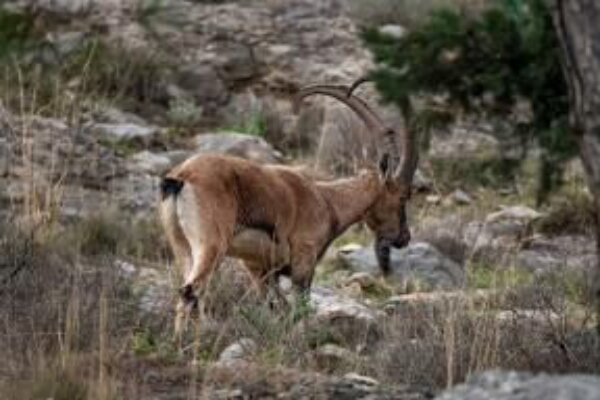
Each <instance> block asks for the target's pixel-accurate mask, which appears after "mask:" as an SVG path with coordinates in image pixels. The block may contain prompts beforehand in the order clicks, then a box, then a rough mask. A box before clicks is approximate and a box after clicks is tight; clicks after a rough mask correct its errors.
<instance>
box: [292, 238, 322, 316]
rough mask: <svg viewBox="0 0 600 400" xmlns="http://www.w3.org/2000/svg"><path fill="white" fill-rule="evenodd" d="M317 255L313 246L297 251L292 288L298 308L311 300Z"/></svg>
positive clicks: (295, 304) (293, 266)
mask: <svg viewBox="0 0 600 400" xmlns="http://www.w3.org/2000/svg"><path fill="white" fill-rule="evenodd" d="M316 263H317V256H316V254H314V252H313V251H312V248H311V247H309V246H307V248H306V249H305V250H303V251H301V252H299V253H298V252H296V253H295V257H294V263H293V265H292V268H291V279H292V288H293V290H294V306H295V307H296V308H297V307H298V306H300V305H302V304H303V303H305V302H307V301H309V300H310V287H311V284H312V279H313V274H314V270H315V264H316Z"/></svg>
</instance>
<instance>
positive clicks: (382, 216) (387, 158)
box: [297, 80, 418, 273]
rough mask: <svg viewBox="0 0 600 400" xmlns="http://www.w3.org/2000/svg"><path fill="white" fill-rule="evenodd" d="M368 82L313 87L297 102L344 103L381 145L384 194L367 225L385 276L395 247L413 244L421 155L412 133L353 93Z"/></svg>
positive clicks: (378, 199)
mask: <svg viewBox="0 0 600 400" xmlns="http://www.w3.org/2000/svg"><path fill="white" fill-rule="evenodd" d="M364 81H365V80H360V81H357V83H355V84H354V85H352V87H351V88H348V87H346V86H334V85H315V86H309V87H306V88H304V89H302V90H301V91H300V93H299V94H298V96H297V99H298V100H300V99H302V98H304V97H307V96H310V95H313V94H322V95H326V96H330V97H333V98H335V99H337V100H339V101H341V102H342V103H344V104H346V105H347V106H348V107H350V108H351V109H352V110H353V111H354V112H355V113H356V114H357V115H358V117H359V118H360V119H361V120H362V121H363V122H364V123H365V125H366V126H367V128H368V130H369V132H370V133H371V134H373V135H375V136H376V138H377V139H376V140H378V141H379V143H380V144H381V145H380V146H378V147H379V148H380V150H381V152H380V153H381V155H380V159H379V162H378V176H379V187H380V191H379V195H378V196H377V198H376V199H375V202H374V204H373V206H372V207H371V208H370V209H369V211H368V213H367V215H366V223H367V226H368V227H369V228H370V229H371V230H372V231H373V232H374V234H375V254H376V255H377V260H378V263H379V266H380V267H381V269H382V270H383V272H384V273H385V272H388V271H389V263H390V249H391V247H396V248H401V247H404V246H406V245H407V244H408V242H409V241H410V229H409V227H408V221H407V218H406V205H407V203H408V200H409V199H410V196H411V191H412V179H413V175H414V172H415V169H416V166H417V160H418V154H417V150H416V146H415V143H414V142H415V141H414V138H413V136H412V134H411V133H410V132H407V131H406V130H401V131H400V133H401V134H399V133H398V132H397V131H396V130H394V129H392V128H389V127H387V126H386V125H385V124H384V123H383V121H382V119H381V118H380V117H379V116H378V115H377V114H376V113H375V112H374V111H373V110H372V109H371V107H369V105H368V104H367V103H366V102H365V101H364V100H362V99H361V98H359V97H357V96H355V95H353V94H352V91H353V90H354V89H355V88H356V87H357V86H358V85H359V84H360V83H362V82H364ZM398 139H400V146H399V145H398Z"/></svg>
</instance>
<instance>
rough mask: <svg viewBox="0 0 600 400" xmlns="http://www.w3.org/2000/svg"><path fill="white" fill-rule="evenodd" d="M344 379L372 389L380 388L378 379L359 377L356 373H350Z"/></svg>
mask: <svg viewBox="0 0 600 400" xmlns="http://www.w3.org/2000/svg"><path fill="white" fill-rule="evenodd" d="M344 379H346V380H348V381H351V382H353V383H356V384H359V385H364V386H370V387H374V386H379V381H378V380H377V379H374V378H371V377H370V376H365V375H359V374H357V373H356V372H349V373H347V374H345V375H344Z"/></svg>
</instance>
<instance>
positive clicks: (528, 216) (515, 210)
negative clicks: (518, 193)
mask: <svg viewBox="0 0 600 400" xmlns="http://www.w3.org/2000/svg"><path fill="white" fill-rule="evenodd" d="M542 216H543V214H541V213H539V212H537V211H536V210H534V209H532V208H530V207H527V206H521V205H517V206H511V207H504V208H502V210H500V211H497V212H494V213H491V214H488V215H487V217H486V218H485V221H486V222H488V223H490V222H500V221H518V222H521V223H524V224H529V223H531V222H533V221H535V220H536V219H539V218H540V217H542Z"/></svg>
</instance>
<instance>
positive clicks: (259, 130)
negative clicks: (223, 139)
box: [224, 111, 267, 137]
mask: <svg viewBox="0 0 600 400" xmlns="http://www.w3.org/2000/svg"><path fill="white" fill-rule="evenodd" d="M224 131H225V132H238V133H245V134H247V135H252V136H260V137H264V136H265V133H266V132H267V119H266V118H265V116H264V114H263V113H262V112H260V111H255V112H253V113H251V114H250V115H248V116H247V117H246V118H245V119H244V120H242V121H240V122H239V123H236V124H233V126H231V127H227V128H225V129H224Z"/></svg>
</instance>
